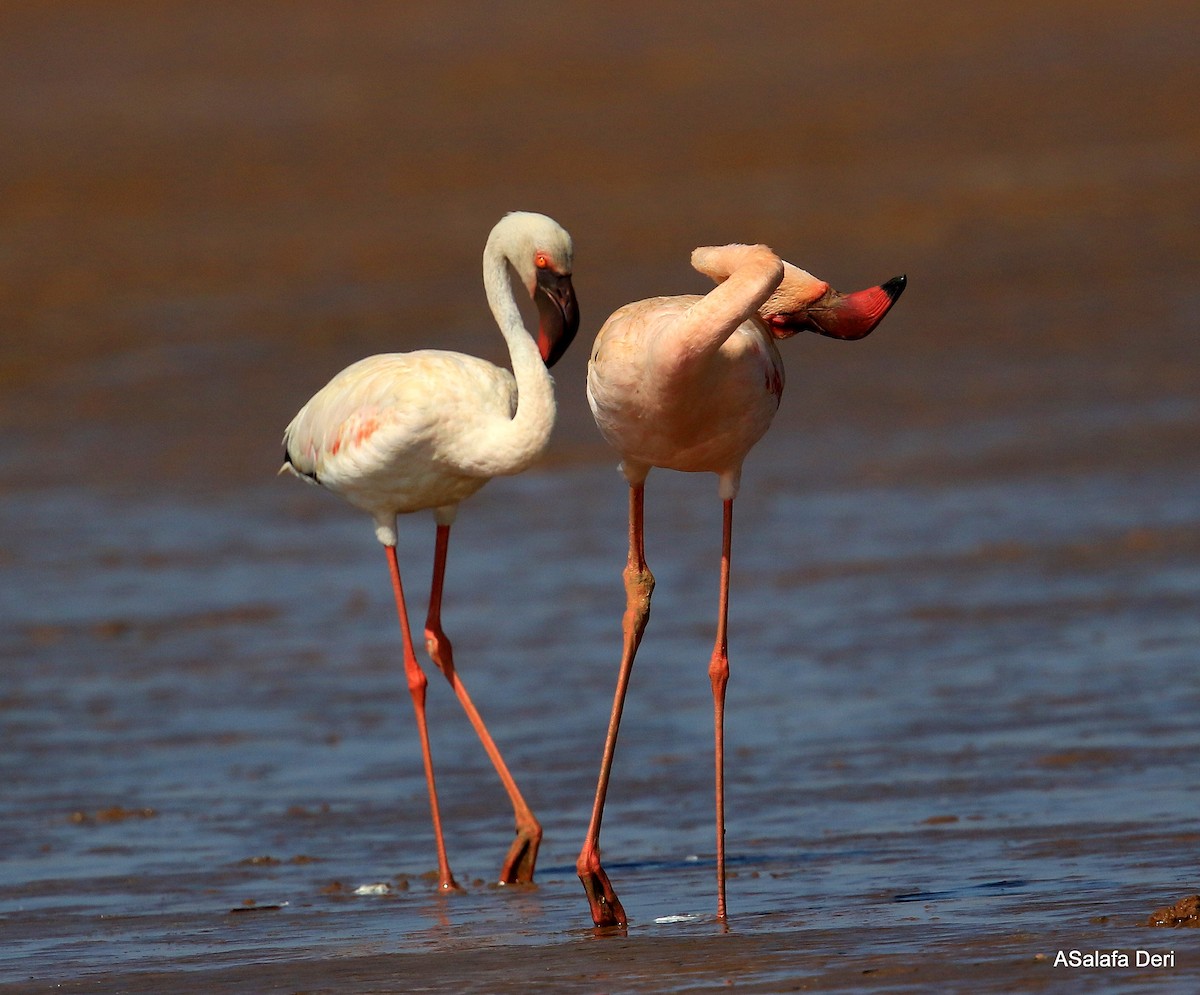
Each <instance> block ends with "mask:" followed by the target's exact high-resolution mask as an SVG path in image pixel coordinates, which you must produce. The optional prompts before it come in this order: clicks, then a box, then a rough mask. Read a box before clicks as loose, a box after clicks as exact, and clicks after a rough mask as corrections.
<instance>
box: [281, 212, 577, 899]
mask: <svg viewBox="0 0 1200 995" xmlns="http://www.w3.org/2000/svg"><path fill="white" fill-rule="evenodd" d="M572 255H573V248H572V244H571V238H570V236H569V235H568V234H567V233H566V231H564V230H563V229H562V227H560V226H559V225H558V223H557V222H555V221H553V220H551V219H550V218H548V217H546V216H544V215H541V214H531V213H527V212H514V213H512V214H508V215H506V216H505V217H504V218H503V219H501V220H500V221H499V222H498V223H497V224H496V226H495V227H494V228H493V229H492V232H491V234H490V235H489V237H488V241H487V245H486V247H485V249H484V255H483V282H484V289H485V291H486V293H487V299H488V304H489V306H490V307H491V310H492V315H493V316H494V318H495V319H496V324H497V325H498V326H499V328H500V333H501V334H502V335H503V336H504V339H505V341H506V342H507V344H508V350H509V357H510V360H511V362H512V372H511V373H510V372H509V371H508V370H505V369H501V368H500V367H497V366H494V365H493V364H491V363H488V362H485V361H484V360H482V359H478V358H476V357H474V356H464V355H462V354H461V353H455V352H445V351H441V350H435V349H423V350H420V351H417V352H408V353H389V354H385V355H379V356H370V357H368V358H367V359H363V360H359V361H358V362H357V363H354V364H352V365H351V366H349V367H347V368H346V369H344V370H343V371H342V372H341V373H339V374H338V375H337V376H335V377H334V378H333V379H332V380H330V381H329V383H328V384H326V385H325V386H324V387H322V388H321V389H320V390H319V391H317V393H316V394H315V395H313V397H312V399H311V400H310V401H309V402H308V403H307V404H306V405H304V407H303V408H301V409H300V411H299V413H298V414H297V415H296V417H295V418H294V419H292V422H291V424H290V425H288V427H287V429H286V431H285V432H284V436H283V445H284V464H283V468H282V470H281V472H283V471H290V472H292V473H294V474H296V475H298V476H301V477H304V478H305V479H307V480H310V481H314V482H316V483H318V484H320V485H321V486H323V487H326V488H328V489H329V490H331V491H334V492H335V493H338V494H340V495H342V496H343V497H344V498H345V499H346V500H347V501H349V502H350V503H351V504H353V505H354V506H356V507H358V508H361V509H362V510H364V511H366V512H367V513H368V514H370V515H371V517H372V519H373V520H374V522H375V534H376V536H377V538H378V539H379V541H380V542H381V543H383V545H384V547H385V549H386V552H387V557H388V565H389V570H390V572H391V577H392V587H393V592H394V594H395V598H396V611H397V614H398V616H399V620H400V628H401V634H402V638H403V642H404V664H405V672H406V675H407V678H408V687H409V691H410V693H411V694H412V698H413V707H414V710H415V712H416V716H417V726H418V731H419V734H420V737H421V748H422V754H423V759H424V763H425V775H426V780H427V782H428V788H429V802H430V811H431V814H432V818H433V829H434V837H435V841H436V844H437V851H438V874H439V886H440V888H441V889H442V890H446V891H449V890H455V889H457V888H458V885H457V884H456V883H455V881H454V878H453V875H452V874H451V872H450V866H449V862H448V860H447V858H446V850H445V843H444V841H443V836H442V829H441V815H440V812H439V809H438V802H437V789H436V786H435V780H434V774H433V760H432V757H431V754H430V750H429V735H428V729H427V726H426V720H425V689H426V685H427V683H428V682H427V680H426V678H425V675H424V673H423V671H422V670H421V667H420V665H419V663H418V662H417V658H416V653H415V651H414V649H413V645H412V634H411V631H410V628H409V623H408V613H407V610H406V608H405V604H404V591H403V586H402V584H401V580H400V568H399V564H398V562H397V558H396V516H397V515H402V514H408V513H410V512H414V511H421V510H424V509H431V510H432V511H433V513H434V518H435V521H436V523H437V540H436V545H435V552H434V567H433V582H432V585H431V589H430V597H429V613H428V616H427V618H426V622H425V644H426V648H427V649H428V651H429V654H430V657H431V658H432V659H433V662H434V663H435V664H436V665H437V667H438V669H439V670H441V672H442V673H443V674H444V675H445V677H446V678H447V680H448V681H449V682H450V685H451V687H452V688H453V689H454V692H455V694H456V695H457V696H458V699H459V701H460V702H461V703H462V706H463V709H464V710H465V712H466V713H467V717H468V719H469V720H470V721H471V724H472V725H473V726H474V727H475V730H476V732H477V733H478V734H479V738H480V741H481V742H482V743H483V746H484V749H485V750H486V751H487V753H488V756H489V757H490V758H491V760H492V762H493V764H494V765H495V767H496V771H497V773H498V774H499V775H500V779H501V781H502V782H503V783H504V786H505V789H506V790H507V791H508V794H509V797H510V799H511V800H512V803H513V812H514V816H515V819H516V830H517V832H516V839H515V840H514V842H513V844H512V847H511V848H510V849H509V853H508V856H507V858H506V859H505V862H504V865H503V867H502V868H501V872H500V881H501V883H504V884H510V883H516V882H527V881H529V880H531V879H532V877H533V869H534V864H535V862H536V859H537V850H538V845H539V843H540V841H541V836H542V829H541V826H540V825H539V824H538V822H537V820H536V819H535V818H534V816H533V813H532V812H531V811H530V809H529V806H528V805H527V804H526V803H525V800H524V798H523V797H522V796H521V793H520V791H519V790H518V789H517V786H516V783H515V781H514V780H513V778H512V775H511V774H510V773H509V771H508V768H507V766H506V765H505V763H504V760H503V758H502V757H501V755H500V751H499V749H498V748H497V747H496V745H495V743H494V742H493V741H492V738H491V735H490V734H489V733H488V731H487V728H486V726H485V725H484V723H483V719H482V718H481V717H480V716H479V712H478V711H477V710H476V708H475V706H474V704H473V703H472V701H471V699H470V696H469V695H468V694H467V690H466V688H465V687H464V686H463V684H462V682H461V680H459V678H458V674H457V671H456V670H455V667H454V658H453V651H452V649H451V646H450V641H449V640H448V639H447V638H446V635H445V633H444V632H443V630H442V625H441V601H442V586H443V581H444V578H445V566H446V550H447V546H448V543H449V536H450V526H451V524H452V523H453V521H454V517H455V514H456V512H457V509H458V504H459V502H460V501H462V500H463V499H464V498H467V497H469V496H470V495H472V494H474V493H475V492H476V491H477V490H479V488H481V487H482V486H483V485H484V484H486V483H487V482H488V481H489V480H490V479H491V478H492V477H495V476H500V475H507V474H515V473H520V472H521V471H522V470H524V469H526V468H527V467H528V466H529V465H530V464H531V463H532V462H533V461H534V460H535V459H536V458H537V457H538V455H539V454H540V453H541V452H542V451H543V450H544V449H545V447H546V444H547V442H549V439H550V432H551V430H552V429H553V427H554V418H555V403H554V383H553V380H551V378H550V374H549V373H548V372H547V367H548V366H550V365H553V363H554V362H555V361H556V360H557V359H558V358H559V357H560V356H561V355H562V354H563V352H564V351H565V350H566V348H567V346H568V345H569V344H570V342H571V340H572V338H574V336H575V332H576V330H577V329H578V326H579V310H578V307H577V305H576V302H575V292H574V288H573V287H572V285H571V268H572ZM510 274H515V276H516V278H517V279H518V280H519V281H520V282H521V284H522V285H523V286H524V287H525V288H526V290H527V291H528V292H529V294H530V296H531V297H532V298H533V299H534V301H535V302H536V304H537V308H538V314H539V325H538V332H537V341H536V342H535V341H534V338H533V337H532V336H531V334H530V333H529V331H527V330H526V328H525V325H524V322H523V321H522V319H521V313H520V310H519V309H518V307H517V303H516V300H515V299H514V297H513V289H512V279H511V275H510Z"/></svg>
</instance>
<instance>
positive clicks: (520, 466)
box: [473, 241, 557, 475]
mask: <svg viewBox="0 0 1200 995" xmlns="http://www.w3.org/2000/svg"><path fill="white" fill-rule="evenodd" d="M483 286H484V290H485V291H486V293H487V299H488V304H489V305H490V306H491V309H492V315H493V316H494V317H495V319H496V324H497V325H499V327H500V333H501V334H502V335H503V336H504V341H505V342H507V343H508V355H509V358H510V361H511V362H512V371H513V376H514V377H515V378H516V381H517V412H516V415H515V416H514V417H513V418H512V419H511V420H509V419H503V420H498V421H496V422H494V423H493V424H492V426H491V427H490V428H489V430H488V432H487V437H486V439H485V440H482V441H484V443H485V448H486V451H485V452H480V453H478V454H477V457H476V460H477V461H478V463H477V465H478V470H479V472H481V473H486V474H489V475H503V474H512V473H520V472H521V471H522V470H524V469H525V468H526V467H528V466H529V464H530V463H532V462H533V461H534V460H535V459H536V458H537V457H538V455H539V454H540V453H541V452H542V450H543V449H545V448H546V443H547V442H549V441H550V433H551V431H552V430H553V428H554V419H555V415H556V411H557V409H556V406H555V401H554V381H553V379H552V378H551V377H550V374H549V372H547V370H546V365H545V363H543V362H542V357H541V354H540V353H539V352H538V347H537V344H536V343H535V342H534V340H533V336H531V335H530V334H529V331H528V330H527V329H526V327H525V322H524V321H523V320H522V318H521V312H520V309H519V308H518V307H517V302H516V300H515V299H514V297H513V288H512V280H511V279H510V278H509V273H508V259H507V257H506V255H505V252H504V250H503V247H502V246H500V245H497V244H495V243H494V242H491V241H489V242H488V246H487V249H486V251H485V252H484V256H483ZM473 462H475V461H473Z"/></svg>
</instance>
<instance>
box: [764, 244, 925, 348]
mask: <svg viewBox="0 0 1200 995" xmlns="http://www.w3.org/2000/svg"><path fill="white" fill-rule="evenodd" d="M907 284H908V278H907V277H905V276H897V277H893V278H892V279H890V280H888V282H887V283H884V284H882V285H880V286H878V287H870V288H869V289H867V290H857V291H855V292H854V293H851V294H842V293H839V292H838V291H836V290H834V289H833V288H832V287H831V286H829V284H828V283H826V282H825V281H824V280H818V279H817V278H816V277H815V276H813V275H812V274H811V273H806V272H805V271H804V270H802V269H800V267H799V266H793V265H792V264H791V263H788V262H785V263H784V264H783V281H782V282H781V283H780V284H779V287H778V288H777V289H776V290H775V292H774V293H773V294H772V295H771V296H770V297H768V298H767V300H766V302H765V303H764V304H763V306H762V307H761V308H759V311H758V313H759V315H760V316H761V317H762V319H763V321H764V322H766V325H767V327H768V328H769V329H770V330H771V334H773V335H774V336H775V338H777V339H787V338H791V337H792V336H793V335H795V334H796V333H797V332H804V331H807V332H816V333H818V334H819V335H827V336H829V337H830V338H834V339H861V338H864V337H866V336H867V335H869V334H871V332H872V331H874V329H875V326H876V325H878V324H879V323H880V322H881V321H883V316H884V315H885V314H887V313H888V311H889V310H890V309H891V306H892V305H893V304H895V303H896V301H897V300H898V299H899V297H900V295H901V294H902V293H903V292H904V288H905V286H906V285H907Z"/></svg>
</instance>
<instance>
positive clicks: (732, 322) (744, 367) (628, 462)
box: [577, 245, 906, 926]
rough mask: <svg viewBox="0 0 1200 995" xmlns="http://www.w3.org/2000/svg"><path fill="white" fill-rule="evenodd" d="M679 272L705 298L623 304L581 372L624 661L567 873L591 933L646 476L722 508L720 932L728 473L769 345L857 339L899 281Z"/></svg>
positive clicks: (720, 261)
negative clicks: (707, 484) (609, 499)
mask: <svg viewBox="0 0 1200 995" xmlns="http://www.w3.org/2000/svg"><path fill="white" fill-rule="evenodd" d="M692 265H693V266H694V267H695V268H696V269H697V270H699V271H700V272H701V273H704V274H706V275H707V276H710V277H712V278H713V279H714V280H716V281H717V283H718V286H717V288H716V289H715V290H712V291H711V292H710V293H709V294H708V295H707V296H705V297H696V296H684V297H655V298H652V299H650V300H645V301H638V302H636V303H633V304H627V305H625V306H624V307H622V308H620V309H619V310H617V311H616V312H614V313H613V315H612V316H611V317H610V318H609V319H608V321H607V322H605V324H604V327H603V328H601V329H600V332H599V334H598V335H597V336H596V343H595V345H594V346H593V348H592V357H591V361H590V362H589V364H588V378H587V392H588V401H589V402H590V404H591V407H592V413H593V414H594V415H595V418H596V424H597V425H598V426H599V427H600V431H601V433H602V434H603V435H604V437H605V439H607V440H608V442H609V444H610V445H612V446H613V448H614V449H616V450H617V452H618V453H620V455H621V469H622V471H623V472H624V474H625V477H626V479H627V480H628V482H629V560H628V563H627V565H626V567H625V571H624V578H625V592H626V610H625V616H624V620H623V626H622V627H623V631H624V649H623V652H622V657H621V666H620V672H619V676H618V679H617V691H616V696H615V698H614V700H613V709H612V717H611V719H610V720H609V727H608V734H607V737H606V740H605V744H604V754H603V758H602V760H601V764H600V780H599V784H598V785H597V788H596V799H595V803H594V806H593V808H592V818H591V823H590V825H589V826H588V832H587V836H586V838H585V840H584V844H583V849H582V850H581V851H580V854H579V860H578V863H577V870H578V872H579V877H580V880H581V881H582V882H583V886H584V890H585V891H586V893H587V896H588V904H589V905H590V907H591V912H592V919H593V920H594V921H595V923H596V925H597V926H612V925H624V923H625V922H626V917H625V911H624V909H623V908H622V907H621V903H620V901H619V900H618V899H617V895H616V892H615V891H614V890H613V888H612V885H611V883H610V882H609V880H608V876H607V875H606V874H605V872H604V869H603V867H602V866H601V864H600V822H601V819H602V817H603V814H604V799H605V795H606V793H607V791H608V781H609V773H610V770H611V765H612V759H613V754H614V753H615V751H616V742H617V730H618V727H619V725H620V720H621V712H622V709H623V707H624V702H625V693H626V689H627V688H628V685H629V675H630V672H631V670H632V668H633V659H634V655H635V654H636V653H637V648H638V645H639V644H640V642H641V639H642V633H643V632H644V630H645V627H646V622H647V619H648V618H649V616H650V596H651V593H652V592H653V590H654V577H653V575H652V574H651V573H650V569H649V567H647V565H646V555H645V545H644V543H643V533H642V520H643V519H642V508H643V488H644V485H645V480H646V477H647V475H648V474H649V472H650V469H651V467H656V466H658V467H666V468H668V469H673V470H685V471H708V472H711V473H715V474H717V476H718V478H719V486H718V491H719V494H720V497H721V499H722V501H723V502H724V527H723V533H722V547H721V579H720V599H719V604H718V615H717V636H716V643H715V645H714V647H713V653H712V657H711V660H710V663H709V671H708V672H709V679H710V681H711V683H712V692H713V724H714V736H715V741H716V747H715V754H716V823H717V916H718V918H719V919H721V920H724V919H725V800H724V794H725V788H724V784H725V776H724V770H725V759H724V756H725V748H724V712H725V687H726V684H727V682H728V679H729V657H728V653H727V642H726V623H727V619H728V606H729V551H730V539H731V533H732V526H733V499H734V498H735V497H736V496H737V492H738V485H739V483H740V481H741V473H742V463H743V461H744V460H745V458H746V455H747V453H749V451H750V449H751V448H752V447H753V446H754V444H755V443H756V442H758V440H759V439H760V438H762V436H763V433H765V432H766V430H767V429H768V428H769V427H770V424H771V419H772V418H774V416H775V411H776V409H777V408H778V407H779V398H780V395H781V394H782V392H783V380H784V377H783V361H782V359H781V358H780V355H779V350H778V349H777V348H776V347H775V341H774V340H775V339H783V338H788V337H789V336H791V335H794V334H795V333H796V332H798V331H801V330H808V331H815V332H819V333H821V334H824V335H829V336H832V337H834V338H840V339H856V338H862V337H863V336H864V335H867V334H868V333H869V332H870V331H871V330H872V329H873V328H874V327H875V326H876V325H877V324H878V323H879V322H880V320H881V319H882V318H883V316H884V315H885V314H886V313H887V311H888V309H889V308H890V307H891V306H892V304H893V303H894V302H895V300H896V299H897V298H898V297H899V296H900V293H901V292H902V291H903V289H904V286H905V283H906V280H905V278H904V277H902V276H900V277H896V278H895V279H893V280H889V281H888V282H887V283H886V284H883V285H882V286H878V287H872V288H870V289H869V290H861V291H858V292H857V293H853V294H848V295H844V294H839V293H837V292H836V291H834V290H833V289H831V288H830V286H829V284H827V283H825V282H824V281H821V280H818V279H816V278H815V277H813V276H812V275H811V274H809V273H806V272H804V270H802V269H799V268H798V267H796V266H792V265H791V264H790V263H785V262H783V261H782V260H781V259H780V258H779V257H778V256H777V255H776V254H775V253H774V252H772V251H771V250H770V249H768V248H767V247H766V246H763V245H726V246H710V247H704V248H699V249H696V250H695V252H693V253H692Z"/></svg>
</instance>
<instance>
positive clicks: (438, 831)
mask: <svg viewBox="0 0 1200 995" xmlns="http://www.w3.org/2000/svg"><path fill="white" fill-rule="evenodd" d="M384 549H385V550H386V551H387V558H388V568H389V569H390V571H391V574H392V591H393V593H394V594H395V595H396V613H397V614H398V615H399V616H400V633H401V635H402V636H403V637H404V673H405V676H406V677H407V678H408V691H409V694H411V695H412V700H413V709H414V710H415V711H416V713H417V731H418V732H419V733H420V736H421V755H422V757H423V758H424V761H425V780H426V782H427V783H428V784H429V808H430V811H431V812H432V814H433V835H434V839H435V840H436V842H437V855H438V888H440V889H441V890H442V891H460V890H461V889H460V888H459V886H458V883H457V882H456V881H455V880H454V875H453V874H451V873H450V861H449V860H447V859H446V841H445V839H443V837H442V815H441V810H440V809H439V808H438V799H437V786H436V784H435V783H434V778H433V754H432V753H431V752H430V749H429V727H428V725H427V724H426V722H425V688H426V686H427V685H428V683H429V681H428V680H427V679H426V677H425V674H424V672H423V671H422V670H421V665H420V664H419V663H417V654H416V651H415V650H414V649H413V643H412V631H411V630H410V629H409V627H408V611H407V610H406V609H405V607H404V587H403V585H401V583H400V564H399V562H398V561H397V559H396V547H395V546H385V547H384Z"/></svg>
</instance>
